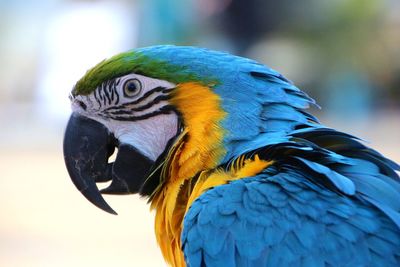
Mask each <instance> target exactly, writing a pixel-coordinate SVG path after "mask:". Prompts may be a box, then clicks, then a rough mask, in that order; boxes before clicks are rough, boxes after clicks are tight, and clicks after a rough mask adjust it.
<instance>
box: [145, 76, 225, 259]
mask: <svg viewBox="0 0 400 267" xmlns="http://www.w3.org/2000/svg"><path fill="white" fill-rule="evenodd" d="M220 101H221V100H220V98H219V96H218V95H216V94H215V93H213V92H212V91H211V90H210V88H209V87H207V86H204V85H201V84H199V83H183V84H179V85H178V86H177V88H176V89H175V90H174V93H173V95H172V98H171V99H170V103H171V104H172V105H174V106H175V107H176V108H177V110H178V111H179V112H180V113H181V116H182V119H183V121H184V124H185V125H184V130H183V132H182V133H181V134H180V136H179V137H178V141H177V143H176V144H175V145H174V146H173V149H172V152H171V154H169V155H168V156H167V162H166V163H165V164H164V169H163V171H162V177H163V179H164V181H163V184H162V186H161V188H158V189H157V192H156V193H155V194H154V196H152V199H151V208H152V209H155V210H156V218H155V231H156V236H157V241H158V243H159V245H160V247H161V250H162V252H163V256H164V258H165V259H166V260H167V262H168V263H170V264H171V265H173V266H184V265H185V264H184V259H183V254H182V251H181V244H180V233H181V224H182V218H183V215H184V212H185V210H186V204H187V199H188V198H189V195H188V194H189V191H188V190H187V188H186V191H185V190H182V189H183V187H184V184H185V181H187V180H188V179H190V178H192V177H193V176H194V175H196V173H198V172H200V171H202V170H207V169H212V168H214V167H216V165H217V164H218V163H219V161H220V160H221V158H222V157H223V156H224V155H225V153H226V151H225V149H224V147H223V144H222V141H223V136H224V132H223V129H222V127H221V126H220V122H221V121H222V119H223V118H224V117H225V115H226V113H225V112H224V111H223V110H222V109H221V106H220ZM185 199H186V200H185Z"/></svg>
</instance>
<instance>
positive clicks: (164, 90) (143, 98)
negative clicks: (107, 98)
mask: <svg viewBox="0 0 400 267" xmlns="http://www.w3.org/2000/svg"><path fill="white" fill-rule="evenodd" d="M172 90H173V88H165V87H161V86H159V87H156V88H154V89H152V90H150V91H148V92H146V93H145V94H144V95H143V96H142V97H140V98H138V99H136V100H134V101H131V102H127V103H124V104H122V105H119V106H113V107H109V108H106V109H105V110H104V111H111V110H118V109H122V108H126V107H127V106H130V105H136V104H139V103H140V102H142V101H144V100H146V99H147V98H148V97H150V96H151V95H153V94H154V93H157V92H162V93H169V92H171V91H172Z"/></svg>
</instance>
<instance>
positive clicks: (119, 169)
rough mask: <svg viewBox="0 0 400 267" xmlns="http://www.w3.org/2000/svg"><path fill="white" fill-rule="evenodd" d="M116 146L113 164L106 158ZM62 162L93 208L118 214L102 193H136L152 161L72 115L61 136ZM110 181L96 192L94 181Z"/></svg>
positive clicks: (96, 124)
mask: <svg viewBox="0 0 400 267" xmlns="http://www.w3.org/2000/svg"><path fill="white" fill-rule="evenodd" d="M116 146H118V153H117V157H116V160H115V162H113V163H109V162H108V158H109V157H110V156H111V155H112V153H113V152H114V149H115V147H116ZM64 160H65V164H66V167H67V170H68V173H69V175H70V177H71V179H72V181H73V183H74V184H75V186H76V187H77V188H78V190H79V191H81V193H82V194H83V195H84V196H85V197H86V198H87V199H88V200H89V201H90V202H92V203H93V204H94V205H96V206H97V207H99V208H100V209H102V210H104V211H107V212H109V213H112V214H117V213H116V212H115V211H114V210H113V209H112V208H111V207H110V206H109V205H108V204H107V202H106V201H105V200H104V198H103V197H102V195H101V193H105V194H130V193H137V192H138V191H139V189H140V187H141V185H142V184H143V182H144V180H145V178H146V177H147V174H148V173H149V172H150V169H151V168H152V166H153V164H154V162H153V161H152V160H150V159H148V158H147V157H146V156H144V155H142V154H141V153H140V152H139V151H138V150H137V149H135V148H134V147H132V146H130V145H127V144H118V142H117V141H116V139H115V138H114V136H113V135H112V133H110V132H109V131H108V129H107V128H106V127H105V126H104V125H103V124H101V123H100V122H98V121H95V120H92V119H89V118H87V117H84V116H82V115H79V114H77V113H73V114H72V115H71V117H70V119H69V122H68V125H67V129H66V131H65V136H64ZM109 180H112V182H111V184H110V186H109V187H107V188H105V189H103V190H101V191H99V189H98V188H97V186H96V182H104V181H109Z"/></svg>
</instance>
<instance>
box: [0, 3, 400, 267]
mask: <svg viewBox="0 0 400 267" xmlns="http://www.w3.org/2000/svg"><path fill="white" fill-rule="evenodd" d="M153 44H178V45H197V46H204V47H208V48H212V49H218V50H224V51H229V52H232V53H235V54H239V55H243V56H247V57H251V58H254V59H257V60H259V61H261V62H263V63H265V64H267V65H269V66H270V67H272V68H274V69H276V70H278V71H280V72H281V73H283V74H284V75H285V76H286V77H288V78H289V79H291V80H292V81H294V82H295V83H296V84H297V85H298V86H299V87H300V88H303V89H304V90H305V91H306V92H308V93H309V94H310V95H311V96H313V97H314V98H315V99H317V101H318V102H319V104H320V105H321V106H322V107H323V108H322V110H316V109H315V110H313V113H316V114H317V115H319V116H320V117H321V118H322V121H323V122H324V123H325V124H327V125H329V126H331V127H335V128H339V129H341V130H344V131H348V132H350V133H352V134H355V135H358V136H360V137H362V138H364V139H365V140H367V141H369V142H370V145H371V146H373V147H375V148H377V149H378V150H380V151H381V152H382V153H384V154H385V155H387V156H389V157H391V158H393V159H395V160H397V161H398V162H399V161H400V151H399V148H400V135H399V132H400V118H399V115H400V47H399V44H400V2H399V1H398V0H330V1H319V0H304V1H289V0H281V1H272V0H141V1H140V0H137V1H128V0H114V1H95V0H92V1H83V0H42V1H27V0H24V1H22V0H13V1H5V0H3V1H0V64H1V66H0V129H1V130H0V216H1V219H0V266H96V267H101V266H164V265H165V263H164V261H163V259H162V257H161V254H160V252H159V251H158V249H157V245H156V242H155V239H154V234H153V216H154V215H153V214H151V213H150V212H149V211H148V206H146V203H145V201H144V200H140V199H139V198H138V197H136V196H124V197H107V200H108V201H109V203H110V204H111V205H112V206H113V207H114V208H115V209H116V210H117V211H118V212H119V214H120V215H119V216H111V215H108V214H106V213H104V212H102V211H100V210H98V209H97V208H95V207H94V206H92V205H91V204H90V203H89V202H88V201H86V200H85V199H84V198H83V197H82V196H81V195H80V193H79V192H78V191H77V190H75V188H74V186H73V184H72V183H71V182H70V180H69V177H68V175H67V173H66V170H65V168H64V164H63V157H62V136H63V131H64V127H65V124H66V121H67V118H68V115H69V101H68V97H67V96H68V93H69V91H70V89H71V88H72V86H73V85H74V83H75V82H76V81H77V80H78V79H79V78H80V77H81V76H82V75H83V74H84V72H85V70H86V69H88V68H89V67H91V66H93V65H94V64H96V63H97V62H99V61H101V60H102V59H104V58H106V57H110V56H112V55H113V54H115V53H118V52H121V51H124V50H127V49H130V48H134V47H138V46H147V45H153Z"/></svg>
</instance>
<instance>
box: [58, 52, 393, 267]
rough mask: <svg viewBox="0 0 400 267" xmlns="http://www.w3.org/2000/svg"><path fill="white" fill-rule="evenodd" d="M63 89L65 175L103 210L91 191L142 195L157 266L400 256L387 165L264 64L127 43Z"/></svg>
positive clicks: (312, 266) (381, 262) (375, 261)
mask: <svg viewBox="0 0 400 267" xmlns="http://www.w3.org/2000/svg"><path fill="white" fill-rule="evenodd" d="M69 99H70V102H71V109H72V113H71V115H70V117H69V121H68V123H67V126H66V129H65V134H64V140H63V155H64V161H65V165H66V169H67V171H68V174H69V176H70V178H71V180H72V182H73V183H74V185H75V186H76V188H77V189H78V190H79V191H80V192H81V193H82V194H83V196H84V197H85V198H86V199H87V200H89V201H90V202H91V203H93V204H94V205H95V206H97V207H98V208H100V209H102V210H104V211H106V212H108V213H111V214H117V213H116V212H115V211H114V210H113V209H112V208H111V207H110V206H109V205H108V203H107V202H106V201H105V199H104V198H103V195H107V194H113V195H126V194H139V195H140V196H142V197H143V198H145V199H146V200H147V201H148V203H149V205H150V209H151V210H152V211H154V213H155V215H154V216H155V218H154V221H155V222H154V229H155V236H156V240H157V243H158V246H159V247H160V250H161V253H162V255H163V257H164V259H165V261H166V264H168V265H170V266H190V267H200V266H228V267H229V266H307V267H320V266H332V267H333V266H385V267H388V266H400V179H399V175H398V171H399V170H400V166H399V165H398V164H397V163H396V162H394V161H392V160H390V159H388V158H386V157H385V156H383V155H382V154H381V153H379V152H378V151H376V150H374V149H373V148H370V147H369V146H368V145H366V142H365V141H364V140H363V139H360V138H359V137H356V136H354V135H351V134H348V133H344V132H341V131H338V130H335V129H333V128H329V127H327V126H324V124H323V123H321V122H320V121H319V120H318V119H317V118H316V117H315V116H314V115H312V114H311V112H310V111H309V109H310V108H312V107H317V108H318V107H319V106H318V104H317V103H316V101H315V100H314V99H313V98H311V97H310V96H308V95H307V94H306V93H305V92H303V91H302V90H300V89H299V88H298V87H296V86H295V85H294V83H293V82H292V81H290V80H289V79H287V78H285V77H284V76H283V75H282V74H280V73H279V72H277V71H275V70H273V69H271V68H270V67H268V66H267V65H265V64H262V63H259V62H257V61H255V60H252V59H248V58H245V57H240V56H235V55H232V54H230V53H227V52H220V51H214V50H210V49H206V48H200V47H192V46H175V45H156V46H149V47H143V48H135V49H132V50H129V51H126V52H122V53H120V54H117V55H115V56H112V57H110V58H108V59H105V60H103V61H101V62H100V63H98V64H97V65H95V66H94V67H93V68H91V69H89V70H88V71H87V72H86V74H84V76H83V77H82V78H81V79H80V80H78V81H77V82H76V84H75V85H74V86H73V89H72V91H71V93H70V94H69ZM113 155H114V158H113ZM104 182H109V184H107V186H106V187H104V188H102V189H101V187H99V185H101V183H104Z"/></svg>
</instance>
